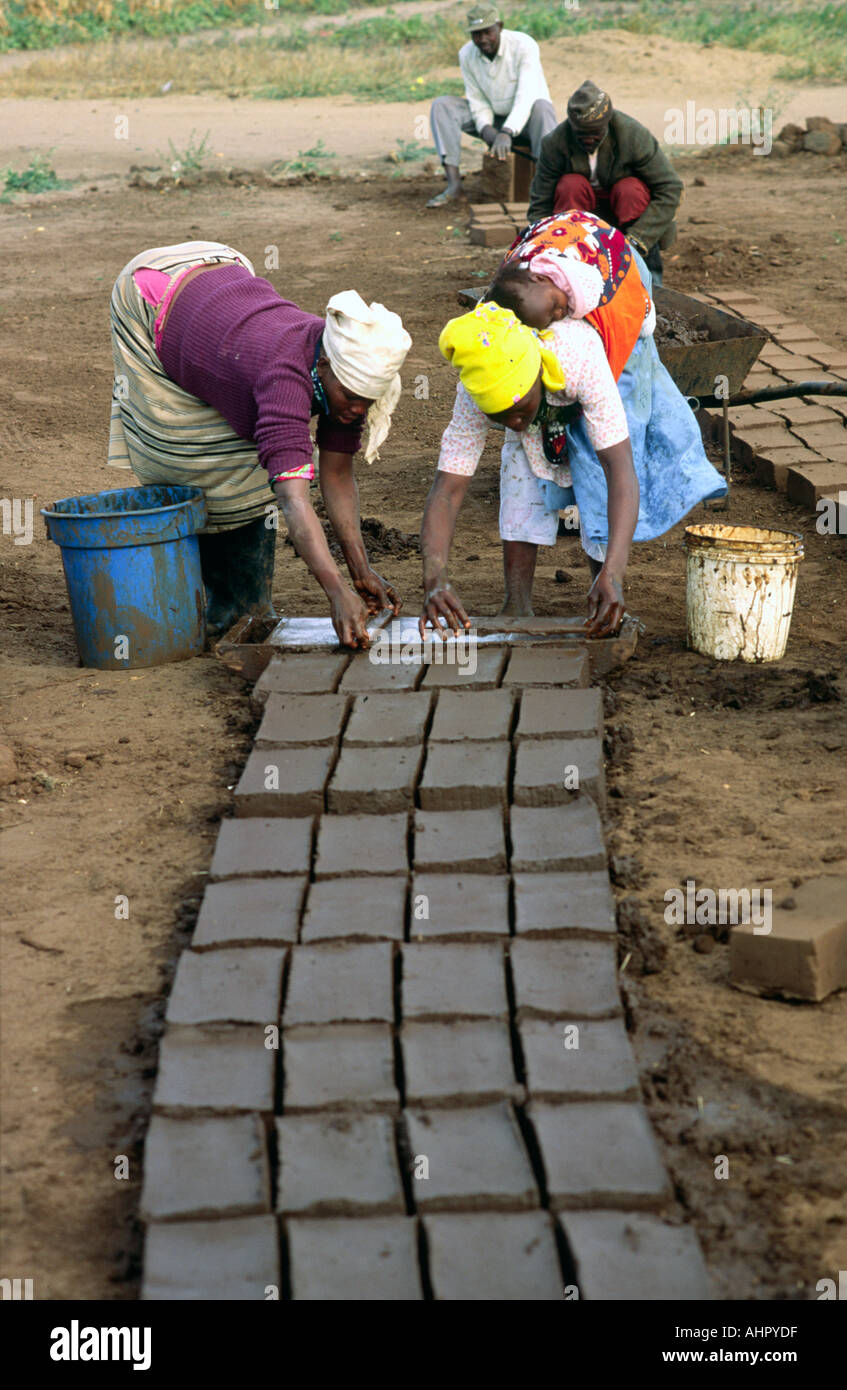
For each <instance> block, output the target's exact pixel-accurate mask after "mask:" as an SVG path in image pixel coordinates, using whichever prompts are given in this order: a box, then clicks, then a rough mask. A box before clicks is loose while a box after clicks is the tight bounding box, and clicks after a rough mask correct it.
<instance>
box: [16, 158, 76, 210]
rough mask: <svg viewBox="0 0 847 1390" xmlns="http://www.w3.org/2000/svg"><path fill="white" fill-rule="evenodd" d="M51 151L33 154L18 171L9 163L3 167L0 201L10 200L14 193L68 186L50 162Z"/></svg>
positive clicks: (40, 191) (47, 190)
mask: <svg viewBox="0 0 847 1390" xmlns="http://www.w3.org/2000/svg"><path fill="white" fill-rule="evenodd" d="M52 153H53V151H52V150H48V151H47V153H46V154H35V155H33V157H32V159H31V160H30V161H29V164H27V166H26V168H25V169H21V170H20V171H18V170H17V169H13V168H12V167H11V165H10V166H9V168H7V169H4V170H3V171H2V174H0V178H2V180H3V192H2V194H0V202H3V203H8V202H11V199H12V196H13V194H15V193H48V192H49V191H50V190H51V189H53V188H70V183H69V182H68V180H67V179H60V178H58V176H57V174H56V170H55V169H54V168H53V165H52V164H51V163H50V155H51V154H52Z"/></svg>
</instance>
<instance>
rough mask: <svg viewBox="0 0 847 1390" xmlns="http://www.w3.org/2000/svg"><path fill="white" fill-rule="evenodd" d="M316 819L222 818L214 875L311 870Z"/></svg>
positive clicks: (301, 872) (213, 858) (215, 855)
mask: <svg viewBox="0 0 847 1390" xmlns="http://www.w3.org/2000/svg"><path fill="white" fill-rule="evenodd" d="M312 830H313V826H312V820H311V818H309V817H305V816H303V817H298V818H295V819H293V820H282V819H279V818H275V817H274V818H268V819H265V818H262V817H259V816H245V817H239V818H238V819H236V820H225V821H221V828H220V830H219V831H218V842H217V844H216V845H215V852H214V854H213V855H212V867H211V870H210V873H211V876H212V878H236V877H239V876H241V877H245V878H252V877H259V878H261V877H263V876H266V875H269V874H307V873H308V872H309V865H310V863H311V858H312Z"/></svg>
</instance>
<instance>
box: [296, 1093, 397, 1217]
mask: <svg viewBox="0 0 847 1390" xmlns="http://www.w3.org/2000/svg"><path fill="white" fill-rule="evenodd" d="M276 1136H277V1152H278V1153H279V1192H278V1196H277V1204H276V1209H277V1211H278V1212H282V1213H284V1214H287V1213H289V1212H298V1213H302V1214H303V1215H311V1216H344V1215H354V1214H358V1213H360V1212H370V1213H373V1215H377V1214H389V1213H392V1212H396V1213H398V1214H402V1213H403V1212H404V1211H405V1204H404V1201H403V1185H402V1183H401V1181H400V1173H399V1171H398V1168H397V1153H396V1148H395V1144H394V1122H393V1120H392V1119H391V1117H390V1116H389V1115H284V1116H283V1117H282V1119H278V1120H277V1122H276Z"/></svg>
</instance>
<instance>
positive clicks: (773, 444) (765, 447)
mask: <svg viewBox="0 0 847 1390" xmlns="http://www.w3.org/2000/svg"><path fill="white" fill-rule="evenodd" d="M793 443H794V441H793V439H792V437H791V434H790V432H789V431H788V430H787V429H786V427H785V423H784V422H783V423H781V424H780V426H779V427H778V428H775V429H766V430H746V429H745V430H736V431H735V432H734V434H733V436H732V450H733V453H734V454H735V455H736V457H737V458H739V459H740V460H741V462H742V463H751V462H752V460H753V459H754V458H757V457H758V456H759V454H765V455H767V454H768V453H769V452H770V450H771V449H785V448H788V447H790V446H791V445H792V444H793Z"/></svg>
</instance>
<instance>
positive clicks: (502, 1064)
mask: <svg viewBox="0 0 847 1390" xmlns="http://www.w3.org/2000/svg"><path fill="white" fill-rule="evenodd" d="M428 949H430V950H438V949H439V948H438V947H437V946H433V947H430V948H428ZM400 1039H401V1044H402V1048H403V1067H404V1072H405V1078H406V1097H407V1101H408V1103H409V1104H410V1105H428V1104H429V1105H456V1104H466V1103H468V1102H471V1101H476V1102H482V1101H488V1100H499V1099H500V1098H501V1097H504V1096H514V1097H515V1098H516V1099H520V1098H521V1097H522V1096H523V1087H522V1086H520V1085H519V1084H518V1082H517V1081H516V1080H515V1069H514V1064H513V1062H512V1046H511V1039H510V1036H509V1027H508V1024H507V1023H506V1022H505V1021H501V1020H499V1019H485V1020H479V1019H474V1020H472V1021H470V1020H461V1021H459V1022H450V1023H417V1022H411V1023H404V1024H403V1028H402V1031H401V1034H400Z"/></svg>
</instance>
